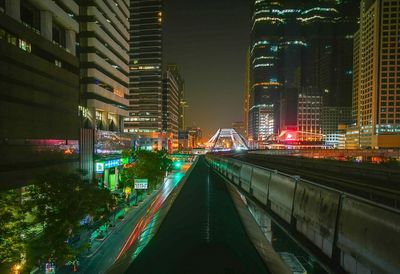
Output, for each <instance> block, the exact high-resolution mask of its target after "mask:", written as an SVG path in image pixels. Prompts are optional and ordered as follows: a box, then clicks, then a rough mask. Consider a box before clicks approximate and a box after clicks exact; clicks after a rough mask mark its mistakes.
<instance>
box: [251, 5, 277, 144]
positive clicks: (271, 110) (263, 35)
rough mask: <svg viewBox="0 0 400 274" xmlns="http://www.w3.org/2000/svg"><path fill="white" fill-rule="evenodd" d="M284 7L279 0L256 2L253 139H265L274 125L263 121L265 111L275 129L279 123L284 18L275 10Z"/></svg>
mask: <svg viewBox="0 0 400 274" xmlns="http://www.w3.org/2000/svg"><path fill="white" fill-rule="evenodd" d="M280 8H281V4H280V3H278V2H270V1H266V0H260V1H255V3H254V9H253V18H252V25H251V39H250V62H249V66H250V96H249V97H250V100H249V114H248V115H249V123H248V134H249V139H250V140H252V141H253V142H257V141H260V140H264V139H265V138H266V136H265V132H266V128H270V125H268V126H265V125H264V124H263V123H264V120H265V115H264V116H263V118H262V117H261V116H260V114H261V113H268V115H267V116H268V119H267V120H268V123H270V122H272V123H273V128H274V129H275V130H277V126H278V124H277V121H279V120H278V115H279V109H278V101H279V96H280V91H281V87H282V84H283V83H281V82H280V81H279V79H278V73H279V71H278V63H279V55H278V47H279V40H280V33H279V29H278V28H277V25H278V24H279V22H280V21H281V19H280V18H278V17H277V16H276V15H275V14H273V13H274V12H273V11H274V10H276V9H280ZM261 119H263V121H261ZM271 119H272V120H271ZM261 127H262V128H263V129H262V130H261ZM272 133H273V132H272ZM272 133H271V134H272ZM267 134H270V132H268V133H267ZM250 145H251V142H250Z"/></svg>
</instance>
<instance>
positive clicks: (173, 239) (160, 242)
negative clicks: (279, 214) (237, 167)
mask: <svg viewBox="0 0 400 274" xmlns="http://www.w3.org/2000/svg"><path fill="white" fill-rule="evenodd" d="M126 273H163V274H168V273H174V274H176V273H191V274H193V273H232V274H234V273H269V272H268V270H267V268H266V267H265V265H264V263H263V261H262V259H261V258H260V256H259V254H258V252H257V250H256V249H255V247H254V246H253V244H252V243H251V241H250V239H249V237H248V236H247V234H246V231H245V228H244V226H243V224H242V222H241V220H240V217H239V215H238V212H237V210H236V208H235V205H234V204H233V201H232V198H231V196H230V194H229V192H228V190H227V186H226V183H225V182H224V181H223V179H222V178H221V177H219V176H218V175H217V174H215V173H214V172H212V171H211V170H210V168H209V167H208V166H207V164H206V162H205V159H204V157H200V159H199V161H198V162H197V164H196V166H195V167H194V169H193V170H192V172H191V174H190V176H189V177H188V179H187V181H186V183H185V185H184V186H183V188H182V190H181V192H180V193H179V195H178V196H177V198H176V200H175V202H174V203H173V204H172V206H171V208H170V211H169V212H168V215H167V216H166V218H165V220H164V221H163V222H162V224H161V226H160V228H159V230H158V232H157V234H156V235H155V236H154V238H153V239H152V240H151V241H150V242H149V243H148V245H147V246H146V248H144V249H143V250H142V251H141V253H140V254H139V255H138V257H137V258H136V259H135V260H134V261H133V262H132V263H131V265H130V266H129V268H128V270H127V271H126Z"/></svg>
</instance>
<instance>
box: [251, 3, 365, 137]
mask: <svg viewBox="0 0 400 274" xmlns="http://www.w3.org/2000/svg"><path fill="white" fill-rule="evenodd" d="M356 2H357V1H333V0H327V1H305V0H304V1H300V0H299V1H268V0H258V1H255V2H254V3H255V4H254V10H253V18H252V32H251V45H250V55H251V62H250V64H249V66H250V75H251V77H250V78H251V86H250V87H251V88H250V106H249V108H250V109H252V110H253V112H254V113H249V121H250V120H251V121H252V122H251V123H249V126H248V129H249V133H250V139H253V140H254V139H260V136H259V133H260V131H259V128H256V127H257V126H258V127H260V126H262V127H264V126H265V125H262V124H261V123H260V121H259V118H258V116H257V114H256V113H257V112H258V110H259V108H260V107H261V105H268V106H270V108H272V109H273V122H274V133H277V132H278V131H279V130H283V129H287V128H295V127H297V126H298V121H297V117H298V114H297V105H298V100H297V99H298V95H299V94H301V93H304V92H305V91H306V92H307V93H309V92H310V91H311V92H312V93H313V94H318V95H320V96H322V98H323V101H324V105H326V106H330V107H339V108H340V107H344V106H350V104H351V84H352V35H353V33H354V30H355V28H356V25H357V14H356V12H355V11H356V9H355V7H356V6H357V3H356ZM269 111H271V110H269ZM261 139H262V138H261Z"/></svg>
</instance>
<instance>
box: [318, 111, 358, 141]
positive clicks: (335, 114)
mask: <svg viewBox="0 0 400 274" xmlns="http://www.w3.org/2000/svg"><path fill="white" fill-rule="evenodd" d="M350 124H351V107H326V106H323V107H322V109H321V129H322V135H323V139H322V140H323V141H324V143H325V144H326V145H328V146H332V147H334V148H340V149H343V148H345V147H344V140H345V134H346V126H347V125H350Z"/></svg>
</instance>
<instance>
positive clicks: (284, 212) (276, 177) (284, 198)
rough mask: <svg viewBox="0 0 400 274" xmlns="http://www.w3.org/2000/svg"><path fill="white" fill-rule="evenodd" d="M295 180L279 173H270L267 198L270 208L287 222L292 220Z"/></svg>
mask: <svg viewBox="0 0 400 274" xmlns="http://www.w3.org/2000/svg"><path fill="white" fill-rule="evenodd" d="M295 187H296V180H295V179H293V178H291V177H287V176H284V175H282V174H279V173H271V182H270V185H269V194H268V200H269V201H270V202H271V210H272V211H274V212H275V213H276V214H278V215H279V216H280V217H281V218H282V219H284V220H285V221H286V222H288V223H289V224H290V223H291V222H292V208H293V198H294V191H295Z"/></svg>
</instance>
